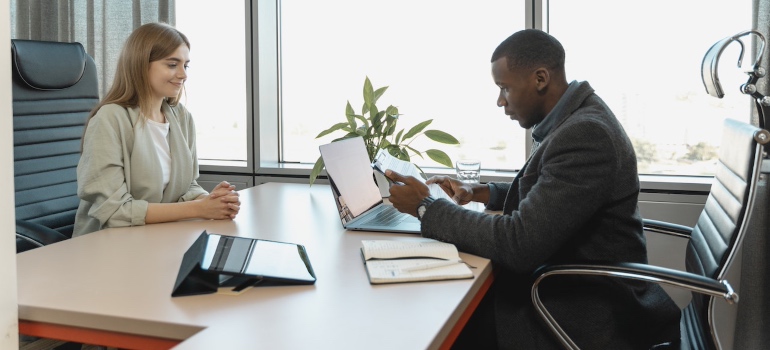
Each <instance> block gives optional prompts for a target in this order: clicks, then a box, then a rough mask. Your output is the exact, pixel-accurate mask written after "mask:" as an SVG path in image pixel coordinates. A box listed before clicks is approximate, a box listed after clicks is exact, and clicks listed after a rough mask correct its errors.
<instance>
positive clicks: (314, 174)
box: [310, 157, 324, 186]
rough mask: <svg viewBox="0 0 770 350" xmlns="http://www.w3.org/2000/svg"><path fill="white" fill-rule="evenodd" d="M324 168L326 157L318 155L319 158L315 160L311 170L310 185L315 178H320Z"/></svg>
mask: <svg viewBox="0 0 770 350" xmlns="http://www.w3.org/2000/svg"><path fill="white" fill-rule="evenodd" d="M323 168H324V159H323V158H322V157H318V160H316V161H315V165H313V170H311V171H310V186H313V183H314V182H315V179H316V178H318V174H320V173H321V170H323Z"/></svg>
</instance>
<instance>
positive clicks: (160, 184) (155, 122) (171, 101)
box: [73, 23, 240, 236]
mask: <svg viewBox="0 0 770 350" xmlns="http://www.w3.org/2000/svg"><path fill="white" fill-rule="evenodd" d="M189 55H190V42H189V41H188V40H187V37H185V36H184V34H182V33H180V32H179V31H178V30H176V29H175V28H173V27H171V26H169V25H166V24H162V23H150V24H145V25H143V26H141V27H139V28H137V29H136V30H135V31H134V32H133V33H132V34H131V35H130V36H129V37H128V39H127V40H126V43H125V45H124V46H123V51H122V52H121V54H120V58H119V60H118V66H117V69H116V72H115V80H114V82H113V84H112V87H111V88H110V91H109V92H108V93H107V96H106V97H104V99H103V100H102V101H101V102H100V103H99V104H98V105H97V106H96V107H95V108H94V109H93V111H91V115H90V116H89V117H88V121H87V122H86V130H85V132H84V135H83V141H82V154H81V157H80V162H79V164H78V169H77V179H78V197H80V205H79V207H78V211H77V216H76V218H75V228H74V232H73V236H80V235H84V234H87V233H91V232H94V231H98V230H100V229H103V228H107V227H123V226H135V225H144V224H151V223H159V222H168V221H176V220H183V219H191V218H205V219H233V218H235V216H236V215H237V214H238V211H239V210H240V201H239V199H238V193H237V192H235V191H234V189H235V187H234V186H232V185H230V184H229V183H227V182H224V181H223V182H222V183H220V184H219V185H217V187H216V188H214V190H213V191H212V192H211V194H209V193H208V192H206V191H205V190H204V189H203V188H201V187H200V186H199V185H198V183H197V181H196V180H197V178H198V160H197V154H196V148H195V124H194V123H193V119H192V117H191V115H190V113H189V112H188V111H187V110H186V109H185V108H184V106H182V105H181V104H179V99H180V97H181V96H182V94H183V91H184V82H185V80H186V79H187V65H188V63H189V62H190V59H189Z"/></svg>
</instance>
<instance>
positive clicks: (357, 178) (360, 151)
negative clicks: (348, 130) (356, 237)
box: [319, 137, 382, 219]
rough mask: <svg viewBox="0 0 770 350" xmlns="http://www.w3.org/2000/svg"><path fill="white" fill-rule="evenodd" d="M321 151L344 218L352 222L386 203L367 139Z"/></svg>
mask: <svg viewBox="0 0 770 350" xmlns="http://www.w3.org/2000/svg"><path fill="white" fill-rule="evenodd" d="M319 149H320V151H321V157H323V160H324V165H325V167H326V173H327V175H328V176H329V180H330V182H332V184H333V185H332V189H333V190H334V191H335V194H334V199H335V201H337V202H338V203H337V205H338V208H339V209H340V216H343V214H344V216H343V217H348V216H349V217H350V218H351V219H352V218H355V217H357V216H359V215H361V213H364V212H366V211H367V210H369V209H370V208H372V207H373V206H376V205H377V204H379V203H381V202H382V195H381V194H380V189H379V188H378V187H377V184H376V182H375V181H374V171H373V170H372V167H371V162H370V161H369V155H368V154H367V153H366V146H365V145H364V139H363V138H361V137H356V138H350V139H344V140H340V141H336V142H332V143H329V144H326V145H322V146H320V147H319ZM332 179H333V180H332Z"/></svg>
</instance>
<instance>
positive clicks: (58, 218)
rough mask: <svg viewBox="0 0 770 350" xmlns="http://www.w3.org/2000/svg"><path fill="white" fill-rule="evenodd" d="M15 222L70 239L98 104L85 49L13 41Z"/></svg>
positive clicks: (91, 63)
mask: <svg viewBox="0 0 770 350" xmlns="http://www.w3.org/2000/svg"><path fill="white" fill-rule="evenodd" d="M11 55H12V57H11V60H12V71H13V73H12V74H13V83H12V85H13V87H12V89H13V90H12V92H13V153H14V175H15V177H14V184H15V197H16V219H17V220H21V221H28V222H33V223H36V224H40V225H43V226H46V227H49V228H52V229H54V230H57V231H59V232H61V233H62V234H64V235H66V236H68V237H71V236H72V229H73V226H74V222H75V212H76V211H77V207H78V203H79V200H78V197H77V178H76V169H77V164H78V160H79V158H80V139H81V137H82V135H83V127H84V125H85V122H86V119H87V117H88V114H89V112H90V111H91V109H92V108H93V107H94V106H95V105H96V103H98V101H99V86H98V79H97V76H96V66H95V64H94V61H93V59H92V58H91V57H90V56H89V55H88V54H87V53H86V52H85V50H84V49H83V46H82V45H81V44H80V43H61V42H47V41H31V40H12V42H11Z"/></svg>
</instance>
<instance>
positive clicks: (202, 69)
mask: <svg viewBox="0 0 770 350" xmlns="http://www.w3.org/2000/svg"><path fill="white" fill-rule="evenodd" d="M212 4H213V3H211V2H206V1H193V0H177V1H176V27H177V29H179V30H180V31H181V32H182V33H184V34H185V35H186V36H187V37H188V39H189V40H190V69H189V70H188V80H187V82H186V83H185V90H186V94H187V96H186V98H183V99H182V103H183V104H184V105H185V106H186V107H187V109H188V110H190V113H192V115H193V117H194V118H195V126H196V131H197V145H198V158H199V159H200V163H201V165H206V164H212V165H226V166H235V165H240V166H242V167H243V166H244V164H245V163H246V162H247V161H248V157H249V153H250V152H248V150H249V148H250V146H249V142H248V139H247V138H248V134H249V133H248V128H249V121H248V118H249V114H248V104H247V97H250V96H249V89H248V88H247V82H248V81H249V80H248V75H247V69H246V68H247V66H246V59H247V55H246V52H247V51H246V48H247V47H249V43H248V42H247V39H246V21H247V20H248V19H247V16H246V13H245V11H246V6H244V3H243V2H242V1H221V2H217V3H216V6H213V5H212Z"/></svg>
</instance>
